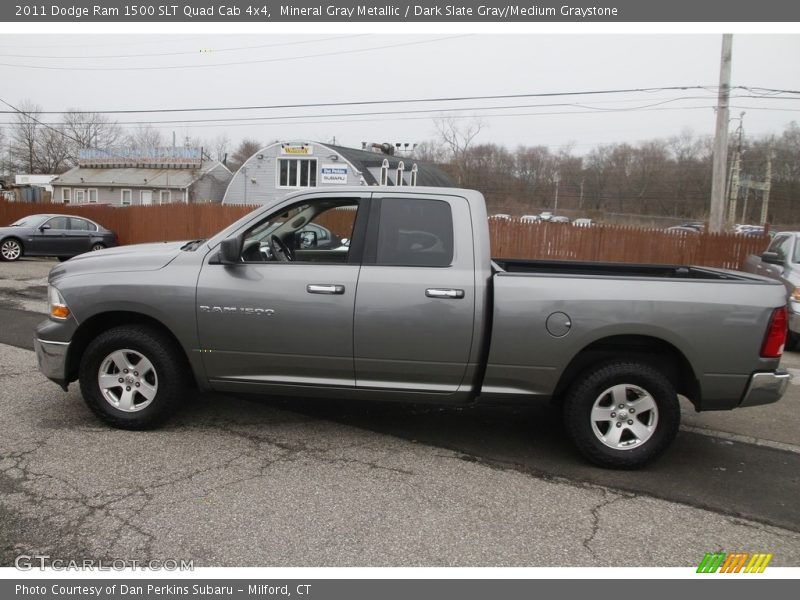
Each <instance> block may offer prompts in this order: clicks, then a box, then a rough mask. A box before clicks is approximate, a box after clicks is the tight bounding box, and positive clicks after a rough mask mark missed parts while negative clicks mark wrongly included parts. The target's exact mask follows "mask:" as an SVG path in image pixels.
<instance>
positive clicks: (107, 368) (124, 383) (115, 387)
mask: <svg viewBox="0 0 800 600" xmlns="http://www.w3.org/2000/svg"><path fill="white" fill-rule="evenodd" d="M180 352H181V351H180V349H179V348H177V347H176V344H175V343H174V341H173V340H172V339H170V338H169V337H168V336H167V335H165V334H164V333H162V332H161V331H159V330H157V329H154V328H151V327H146V326H133V325H130V326H122V327H116V328H114V329H110V330H108V331H106V332H104V333H102V334H100V335H99V336H98V337H97V338H95V339H94V340H93V341H92V342H91V343H90V344H89V346H88V347H87V348H86V351H85V352H84V354H83V358H82V359H81V366H80V384H81V393H82V394H83V399H84V401H85V402H86V404H87V405H88V406H89V408H90V409H91V410H92V412H94V414H95V415H97V416H98V417H100V418H101V419H102V420H103V421H105V422H106V423H108V424H109V425H113V426H114V427H120V428H122V429H149V428H152V427H155V426H157V425H159V424H161V423H162V422H163V421H164V420H165V419H166V418H167V417H169V416H170V414H172V412H173V411H174V410H175V408H176V407H177V406H178V404H179V403H180V401H181V400H182V399H183V397H184V395H185V393H186V390H187V389H188V382H189V373H188V368H187V366H186V364H185V361H184V360H182V357H181V354H180Z"/></svg>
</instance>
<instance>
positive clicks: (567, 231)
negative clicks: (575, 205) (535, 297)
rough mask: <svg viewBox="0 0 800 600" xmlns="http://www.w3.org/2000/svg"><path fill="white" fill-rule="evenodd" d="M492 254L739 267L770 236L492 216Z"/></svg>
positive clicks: (758, 252)
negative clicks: (538, 221)
mask: <svg viewBox="0 0 800 600" xmlns="http://www.w3.org/2000/svg"><path fill="white" fill-rule="evenodd" d="M489 232H490V235H491V239H492V256H496V257H502V258H538V259H546V260H581V261H583V260H596V261H603V262H626V263H648V264H682V265H702V266H707V267H721V268H724V269H741V268H743V267H744V263H745V260H746V259H747V255H748V254H760V253H761V252H763V251H764V250H765V249H766V247H767V245H768V244H769V236H767V235H763V236H758V237H751V236H745V235H737V234H733V233H705V232H704V233H688V232H685V233H684V232H668V231H664V230H660V229H637V228H634V227H617V226H614V225H602V226H593V227H575V226H574V225H569V224H566V223H547V222H545V223H523V222H520V221H518V220H516V219H510V220H503V219H490V220H489Z"/></svg>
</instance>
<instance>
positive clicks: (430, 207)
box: [353, 192, 475, 393]
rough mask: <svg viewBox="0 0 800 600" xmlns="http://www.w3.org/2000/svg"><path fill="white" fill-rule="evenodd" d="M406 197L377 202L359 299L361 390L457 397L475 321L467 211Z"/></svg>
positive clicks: (457, 202) (455, 200) (430, 198)
mask: <svg viewBox="0 0 800 600" xmlns="http://www.w3.org/2000/svg"><path fill="white" fill-rule="evenodd" d="M406 194H407V192H404V193H403V195H402V196H400V195H398V196H396V197H393V196H392V195H391V194H375V196H374V197H373V200H372V206H371V210H370V218H369V226H368V235H367V246H366V249H365V255H364V262H363V265H362V267H361V274H360V276H359V279H358V291H357V294H356V306H355V322H354V329H353V340H354V360H355V370H356V386H357V387H358V388H364V389H369V388H372V389H394V390H401V391H405V392H425V393H453V392H456V391H458V390H459V387H460V386H461V384H462V381H463V380H464V376H465V372H466V370H467V366H468V362H469V356H470V350H471V344H472V339H473V327H474V320H475V263H474V253H473V244H472V237H471V235H470V233H471V232H472V223H471V219H470V212H469V205H468V203H467V201H466V199H464V198H460V197H455V196H437V195H435V194H419V195H416V194H408V195H406ZM456 232H458V233H459V234H460V235H456Z"/></svg>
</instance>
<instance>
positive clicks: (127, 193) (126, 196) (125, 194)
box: [121, 190, 133, 206]
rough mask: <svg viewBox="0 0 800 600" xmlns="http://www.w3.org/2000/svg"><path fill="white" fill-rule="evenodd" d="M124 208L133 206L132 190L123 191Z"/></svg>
mask: <svg viewBox="0 0 800 600" xmlns="http://www.w3.org/2000/svg"><path fill="white" fill-rule="evenodd" d="M121 194H122V196H121V197H122V206H130V205H131V198H132V197H133V192H131V190H122V192H121Z"/></svg>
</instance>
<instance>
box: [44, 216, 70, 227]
mask: <svg viewBox="0 0 800 600" xmlns="http://www.w3.org/2000/svg"><path fill="white" fill-rule="evenodd" d="M45 225H50V229H67V217H53V218H52V219H50V220H49V221H48V222H47V223H45Z"/></svg>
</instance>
